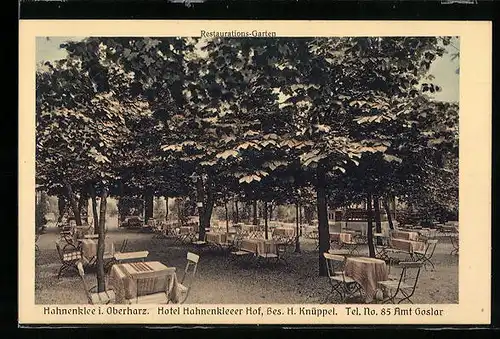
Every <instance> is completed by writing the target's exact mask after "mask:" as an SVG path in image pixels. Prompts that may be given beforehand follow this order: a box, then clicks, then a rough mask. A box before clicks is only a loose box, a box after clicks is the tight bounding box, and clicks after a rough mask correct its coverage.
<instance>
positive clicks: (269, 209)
mask: <svg viewBox="0 0 500 339" xmlns="http://www.w3.org/2000/svg"><path fill="white" fill-rule="evenodd" d="M267 208H268V213H267V217H268V218H269V220H270V221H271V220H273V210H274V209H273V203H272V202H271V203H270V204H269V206H268V207H267Z"/></svg>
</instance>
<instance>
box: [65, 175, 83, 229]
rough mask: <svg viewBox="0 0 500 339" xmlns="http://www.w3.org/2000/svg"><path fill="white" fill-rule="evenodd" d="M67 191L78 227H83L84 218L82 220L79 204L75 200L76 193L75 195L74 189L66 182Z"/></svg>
mask: <svg viewBox="0 0 500 339" xmlns="http://www.w3.org/2000/svg"><path fill="white" fill-rule="evenodd" d="M65 185H66V190H67V192H68V198H69V203H70V205H71V209H72V210H73V215H74V217H75V221H76V225H77V226H82V218H80V213H79V210H78V203H77V201H76V199H75V193H73V188H72V187H71V184H70V183H69V182H67V181H66V182H65Z"/></svg>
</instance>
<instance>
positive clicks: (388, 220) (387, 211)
mask: <svg viewBox="0 0 500 339" xmlns="http://www.w3.org/2000/svg"><path fill="white" fill-rule="evenodd" d="M382 203H383V204H384V209H385V213H387V222H388V223H389V228H390V229H391V230H393V229H394V224H393V223H392V214H391V209H390V207H389V201H388V198H387V197H384V198H383V199H382Z"/></svg>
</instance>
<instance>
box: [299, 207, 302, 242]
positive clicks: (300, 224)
mask: <svg viewBox="0 0 500 339" xmlns="http://www.w3.org/2000/svg"><path fill="white" fill-rule="evenodd" d="M299 229H300V236H302V206H300V205H299Z"/></svg>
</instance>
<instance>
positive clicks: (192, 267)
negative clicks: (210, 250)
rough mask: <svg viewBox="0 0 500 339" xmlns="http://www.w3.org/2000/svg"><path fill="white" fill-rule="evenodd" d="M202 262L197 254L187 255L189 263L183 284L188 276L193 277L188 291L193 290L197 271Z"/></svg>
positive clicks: (189, 253) (190, 253) (183, 277)
mask: <svg viewBox="0 0 500 339" xmlns="http://www.w3.org/2000/svg"><path fill="white" fill-rule="evenodd" d="M199 260H200V256H199V255H197V254H194V253H192V252H188V253H187V263H186V268H185V269H184V275H183V276H182V280H181V284H183V283H184V280H185V279H186V277H187V276H188V275H191V278H190V281H189V285H188V286H187V287H188V289H190V288H191V285H192V284H193V281H194V278H195V276H196V270H197V268H198V261H199Z"/></svg>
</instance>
